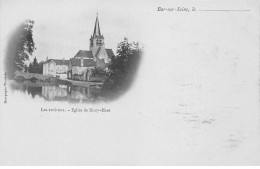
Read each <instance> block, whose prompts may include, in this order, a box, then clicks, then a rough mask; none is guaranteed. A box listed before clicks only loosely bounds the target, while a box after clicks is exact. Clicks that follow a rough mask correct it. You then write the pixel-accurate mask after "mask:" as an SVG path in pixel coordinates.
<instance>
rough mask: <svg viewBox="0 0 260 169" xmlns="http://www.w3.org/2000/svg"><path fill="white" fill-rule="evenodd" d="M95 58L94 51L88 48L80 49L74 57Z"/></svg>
mask: <svg viewBox="0 0 260 169" xmlns="http://www.w3.org/2000/svg"><path fill="white" fill-rule="evenodd" d="M81 57H83V58H93V55H92V52H91V51H87V50H79V51H78V53H77V54H76V55H75V56H74V58H81Z"/></svg>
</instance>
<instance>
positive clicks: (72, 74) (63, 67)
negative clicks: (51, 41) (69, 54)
mask: <svg viewBox="0 0 260 169" xmlns="http://www.w3.org/2000/svg"><path fill="white" fill-rule="evenodd" d="M113 56H114V53H113V51H112V49H106V48H105V41H104V36H103V35H102V34H101V31H100V26H99V20H98V15H97V17H96V22H95V27H94V32H93V34H92V35H91V36H90V39H89V50H79V51H78V52H77V53H76V55H75V56H74V57H73V58H71V59H69V60H64V59H48V60H46V61H45V62H44V63H43V74H44V75H49V76H52V77H59V78H63V79H64V78H65V79H66V78H68V79H74V80H84V81H86V80H87V81H89V80H90V79H89V76H90V75H91V71H92V70H93V69H95V68H97V69H100V70H103V71H108V65H109V64H110V62H111V58H112V57H113Z"/></svg>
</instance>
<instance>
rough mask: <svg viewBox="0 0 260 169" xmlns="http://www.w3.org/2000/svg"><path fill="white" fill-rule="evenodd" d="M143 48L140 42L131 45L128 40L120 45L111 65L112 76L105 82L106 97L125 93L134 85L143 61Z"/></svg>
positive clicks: (125, 39)
mask: <svg viewBox="0 0 260 169" xmlns="http://www.w3.org/2000/svg"><path fill="white" fill-rule="evenodd" d="M142 50H143V49H142V47H140V45H139V43H138V42H132V43H129V42H128V39H127V38H124V41H122V42H121V43H119V44H118V47H117V55H116V56H115V57H113V58H112V60H111V64H110V65H109V69H110V75H109V77H108V78H107V80H106V81H105V82H104V85H103V90H104V93H106V97H116V96H117V95H118V94H121V93H124V92H125V91H126V90H127V89H128V88H129V87H130V85H131V84H132V81H133V79H134V76H135V75H136V72H137V68H138V65H139V62H140V59H141V54H142Z"/></svg>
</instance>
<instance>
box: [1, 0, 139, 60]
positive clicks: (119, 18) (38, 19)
mask: <svg viewBox="0 0 260 169" xmlns="http://www.w3.org/2000/svg"><path fill="white" fill-rule="evenodd" d="M135 2H137V1H133V2H132V3H127V2H125V3H120V1H118V0H114V1H106V0H105V1H99V0H97V1H88V0H74V1H71V0H56V1H51V0H45V1H39V0H21V1H15V0H10V1H5V0H4V1H1V3H2V4H3V5H2V8H3V9H2V14H4V15H8V20H6V21H5V25H3V30H4V31H3V34H4V35H10V32H8V31H11V30H14V29H15V27H16V26H17V25H19V23H21V22H22V21H23V20H25V19H32V20H34V21H35V25H34V28H33V39H34V42H35V44H36V48H37V50H36V51H35V52H34V53H33V55H34V56H36V57H37V58H38V60H45V59H46V57H47V56H48V58H57V59H62V58H65V59H69V58H71V57H74V56H75V54H76V53H77V52H78V51H79V50H89V38H90V36H91V34H93V30H94V24H95V20H96V15H97V12H98V17H99V23H100V27H101V33H102V34H103V35H104V37H105V47H106V48H111V49H113V51H114V53H116V48H117V44H118V43H119V42H121V41H122V40H123V39H124V37H127V38H129V41H141V37H140V36H141V33H140V28H139V27H140V26H139V25H140V21H139V20H138V15H139V14H140V13H136V12H132V13H131V14H130V12H131V10H130V9H131V8H136V6H135V5H134V4H135ZM139 4H140V3H139ZM111 6H113V8H110V7H111ZM10 9H12V11H16V12H9V10H10ZM136 18H137V19H136ZM31 60H32V58H31Z"/></svg>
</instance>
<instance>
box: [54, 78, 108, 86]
mask: <svg viewBox="0 0 260 169" xmlns="http://www.w3.org/2000/svg"><path fill="white" fill-rule="evenodd" d="M58 81H59V82H61V83H62V82H64V83H65V84H70V85H73V86H79V87H90V86H101V85H103V83H102V82H87V81H75V80H70V79H58Z"/></svg>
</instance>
